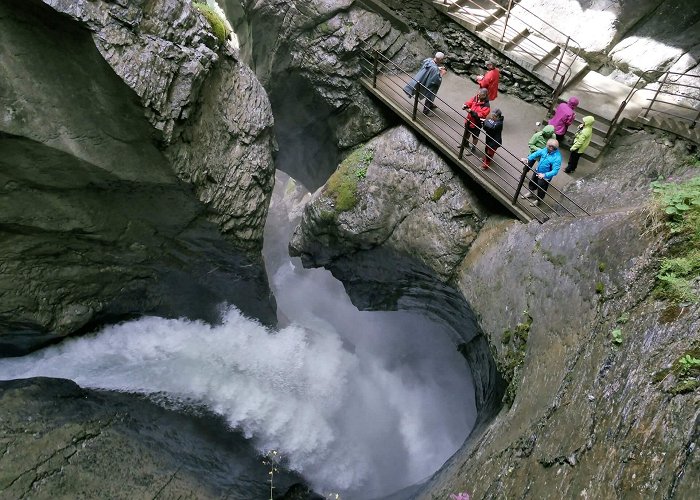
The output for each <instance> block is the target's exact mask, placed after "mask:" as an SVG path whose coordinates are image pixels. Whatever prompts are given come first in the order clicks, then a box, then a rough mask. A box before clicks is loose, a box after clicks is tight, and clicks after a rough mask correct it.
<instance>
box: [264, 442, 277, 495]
mask: <svg viewBox="0 0 700 500" xmlns="http://www.w3.org/2000/svg"><path fill="white" fill-rule="evenodd" d="M280 459H281V455H280V454H279V453H278V452H277V450H270V451H268V452H267V453H266V454H265V457H264V458H263V461H262V463H263V465H266V466H267V467H268V469H269V470H268V471H267V475H268V479H267V480H268V482H269V483H270V500H274V491H275V473H276V472H277V471H278V470H279V463H280Z"/></svg>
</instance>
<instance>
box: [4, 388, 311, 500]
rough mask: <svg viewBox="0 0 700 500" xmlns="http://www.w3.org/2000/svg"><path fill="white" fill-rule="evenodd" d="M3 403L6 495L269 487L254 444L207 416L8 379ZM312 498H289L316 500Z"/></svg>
mask: <svg viewBox="0 0 700 500" xmlns="http://www.w3.org/2000/svg"><path fill="white" fill-rule="evenodd" d="M0 404H2V408H3V415H2V418H0V443H1V446H2V450H3V466H2V468H0V496H2V497H4V498H22V497H32V498H57V497H65V498H146V497H148V498H156V497H159V496H160V497H162V498H178V497H180V498H222V497H229V498H241V499H255V498H265V497H266V495H267V494H269V491H270V486H269V484H268V483H267V477H268V470H267V468H266V466H264V465H263V464H262V462H261V460H260V459H259V457H257V454H256V453H255V451H254V449H253V448H252V446H251V445H250V443H248V442H247V441H245V440H244V439H243V438H241V437H238V436H236V435H235V434H233V433H231V432H230V430H229V429H228V428H227V427H226V425H225V423H224V422H222V421H221V420H219V419H217V418H215V417H213V416H211V415H208V414H206V413H204V412H202V413H197V412H196V410H191V411H193V412H194V413H193V414H189V415H188V414H183V413H176V412H174V411H169V410H165V409H163V408H161V407H159V406H156V405H155V404H153V403H151V402H149V401H147V400H145V399H142V398H139V397H135V396H132V395H126V394H116V393H106V392H99V391H89V390H84V389H81V388H80V387H78V386H77V385H76V384H75V383H73V382H71V381H69V380H63V379H48V378H35V379H24V380H15V381H10V382H0ZM275 480H276V481H275V485H276V487H277V488H278V491H281V492H284V491H285V490H286V489H287V488H288V487H290V486H291V485H292V484H294V483H297V482H298V481H299V478H298V477H296V476H294V475H290V474H287V473H286V472H284V471H280V472H279V473H278V474H276V475H275ZM304 490H305V488H303V487H301V486H300V485H298V486H295V487H294V491H297V492H303V491H304ZM306 495H307V496H304V495H303V494H302V493H299V494H298V495H297V496H289V497H287V498H315V497H312V496H310V495H309V494H308V493H307V494H306Z"/></svg>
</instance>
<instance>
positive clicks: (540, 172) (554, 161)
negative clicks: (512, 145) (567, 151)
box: [520, 139, 561, 207]
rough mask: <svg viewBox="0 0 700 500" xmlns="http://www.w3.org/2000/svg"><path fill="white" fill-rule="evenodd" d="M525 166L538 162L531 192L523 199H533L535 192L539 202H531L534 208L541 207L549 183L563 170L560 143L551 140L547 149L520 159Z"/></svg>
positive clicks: (531, 180) (533, 174)
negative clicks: (531, 162)
mask: <svg viewBox="0 0 700 500" xmlns="http://www.w3.org/2000/svg"><path fill="white" fill-rule="evenodd" d="M520 160H521V161H522V162H523V163H524V164H527V163H528V162H530V161H537V169H536V170H535V171H534V172H532V177H531V178H530V182H529V183H528V189H529V190H530V191H529V192H527V193H525V194H524V195H523V198H530V197H532V195H533V193H535V191H536V192H537V194H536V197H537V201H532V200H531V201H530V205H532V206H538V207H539V206H540V205H541V204H542V200H543V199H544V197H545V195H546V194H547V188H549V183H550V182H552V178H554V176H555V175H557V173H559V169H560V168H561V152H559V141H557V140H556V139H549V140H548V141H547V147H546V148H542V149H539V150H537V151H535V152H534V153H531V154H530V156H528V157H527V158H521V159H520Z"/></svg>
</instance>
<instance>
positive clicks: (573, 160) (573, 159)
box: [564, 149, 581, 174]
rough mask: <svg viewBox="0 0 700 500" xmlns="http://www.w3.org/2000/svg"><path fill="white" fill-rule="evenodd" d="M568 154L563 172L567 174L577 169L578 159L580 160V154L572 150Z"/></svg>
mask: <svg viewBox="0 0 700 500" xmlns="http://www.w3.org/2000/svg"><path fill="white" fill-rule="evenodd" d="M570 153H571V154H570V156H569V163H568V164H567V165H566V169H565V170H564V172H566V173H568V174H570V173H571V172H573V171H575V170H576V167H578V159H579V158H581V153H579V152H578V151H575V150H573V149H572V150H571V151H570Z"/></svg>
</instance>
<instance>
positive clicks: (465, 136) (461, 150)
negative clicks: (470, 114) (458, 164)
mask: <svg viewBox="0 0 700 500" xmlns="http://www.w3.org/2000/svg"><path fill="white" fill-rule="evenodd" d="M467 142H469V128H468V124H467V122H466V121H465V122H464V133H463V134H462V142H461V143H460V144H459V155H458V156H457V158H458V159H460V160H461V159H462V155H464V148H465V147H466V144H467Z"/></svg>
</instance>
